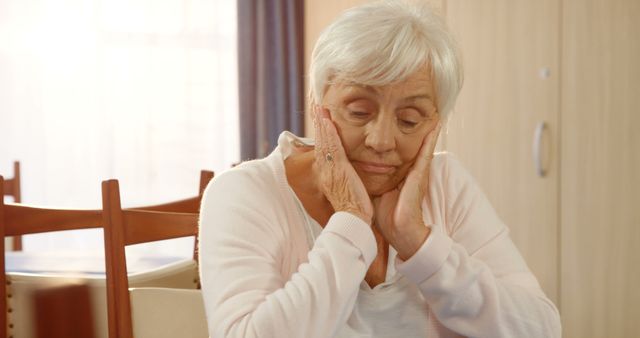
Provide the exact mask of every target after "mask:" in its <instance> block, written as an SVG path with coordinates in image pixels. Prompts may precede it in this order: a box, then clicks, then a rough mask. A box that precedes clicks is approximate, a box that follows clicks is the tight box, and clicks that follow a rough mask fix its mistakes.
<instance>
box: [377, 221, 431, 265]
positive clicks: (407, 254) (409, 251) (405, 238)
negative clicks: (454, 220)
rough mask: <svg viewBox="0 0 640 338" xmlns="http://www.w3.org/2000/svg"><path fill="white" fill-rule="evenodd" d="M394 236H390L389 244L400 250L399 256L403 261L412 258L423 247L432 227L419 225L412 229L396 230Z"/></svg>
mask: <svg viewBox="0 0 640 338" xmlns="http://www.w3.org/2000/svg"><path fill="white" fill-rule="evenodd" d="M394 233H395V234H394V235H393V236H392V237H393V238H388V239H387V240H388V241H389V244H391V245H392V246H393V248H394V249H396V251H397V252H398V257H399V258H400V259H402V260H403V261H406V260H407V259H409V258H411V257H412V256H413V255H414V254H415V253H416V252H418V250H419V249H420V248H421V247H422V245H423V244H424V242H425V241H426V240H427V238H428V237H429V234H430V233H431V229H430V228H429V227H427V226H424V225H422V226H417V227H414V228H413V229H412V230H408V229H407V230H404V231H402V230H400V229H398V231H394Z"/></svg>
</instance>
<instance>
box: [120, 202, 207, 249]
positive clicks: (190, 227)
mask: <svg viewBox="0 0 640 338" xmlns="http://www.w3.org/2000/svg"><path fill="white" fill-rule="evenodd" d="M122 214H123V224H124V235H125V236H124V242H125V245H133V244H140V243H146V242H155V241H160V240H164V239H171V238H180V237H187V236H195V235H196V234H197V232H198V214H196V213H174V212H155V211H141V210H123V211H122Z"/></svg>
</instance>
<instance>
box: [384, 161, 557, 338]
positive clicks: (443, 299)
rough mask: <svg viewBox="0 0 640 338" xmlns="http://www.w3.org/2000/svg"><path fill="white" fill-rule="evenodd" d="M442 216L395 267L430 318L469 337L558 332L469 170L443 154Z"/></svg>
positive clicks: (552, 312) (552, 310)
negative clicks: (425, 306)
mask: <svg viewBox="0 0 640 338" xmlns="http://www.w3.org/2000/svg"><path fill="white" fill-rule="evenodd" d="M447 157H448V159H447V164H448V165H447V166H448V168H447V169H446V172H445V176H446V177H444V178H443V182H444V185H443V187H444V194H445V201H446V208H447V211H446V219H447V222H451V224H448V226H447V227H448V228H449V229H450V231H451V232H452V234H451V237H450V236H449V235H447V233H446V232H445V231H444V229H443V227H442V226H441V225H432V226H431V229H432V231H431V234H430V235H429V237H428V238H427V240H426V241H425V243H424V244H423V245H422V247H421V248H420V249H419V250H418V252H416V254H414V255H413V256H412V257H410V258H409V259H408V260H407V261H404V262H402V261H400V260H399V259H398V260H397V261H396V266H397V269H398V271H399V272H400V273H402V274H404V275H405V276H406V277H407V278H408V279H409V280H411V281H413V282H414V283H415V284H417V285H418V287H419V289H420V291H421V293H422V294H423V295H424V297H425V299H426V301H427V302H428V304H429V306H430V307H431V310H432V311H433V313H434V314H435V316H436V317H437V319H438V321H439V322H440V323H442V324H443V325H444V326H446V327H447V328H448V329H450V330H452V331H454V332H456V333H458V334H461V335H464V336H469V337H560V336H561V326H560V316H559V314H558V310H557V309H556V307H555V305H554V304H553V303H552V302H551V301H550V300H549V299H548V298H547V297H546V296H545V294H544V292H543V291H542V289H541V288H540V286H539V284H538V282H537V280H536V278H535V277H534V276H533V274H532V273H531V272H530V270H529V268H528V267H527V265H526V263H525V261H524V259H523V258H522V256H521V255H520V253H519V252H518V250H517V248H516V247H515V245H514V243H513V242H512V241H511V239H510V237H509V233H508V229H507V227H506V226H505V225H504V224H503V223H502V222H501V221H500V219H499V218H498V216H497V215H496V213H495V211H494V210H493V208H492V207H491V205H490V204H489V201H488V200H487V198H486V197H485V195H484V194H483V193H482V192H481V191H480V189H479V187H478V186H477V184H476V183H475V182H474V180H473V179H472V177H471V176H470V175H469V174H468V173H467V172H466V171H465V170H464V169H463V168H462V166H461V165H460V164H459V163H458V162H457V161H456V160H455V159H453V158H452V157H451V156H450V155H447Z"/></svg>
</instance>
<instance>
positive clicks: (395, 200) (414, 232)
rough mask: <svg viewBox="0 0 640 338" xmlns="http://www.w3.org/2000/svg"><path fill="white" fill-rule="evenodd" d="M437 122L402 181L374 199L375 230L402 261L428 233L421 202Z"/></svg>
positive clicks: (429, 165) (438, 131)
mask: <svg viewBox="0 0 640 338" xmlns="http://www.w3.org/2000/svg"><path fill="white" fill-rule="evenodd" d="M440 129H441V124H440V122H438V124H437V125H436V127H435V128H433V129H432V130H431V131H430V132H429V134H428V135H427V136H426V137H425V138H424V141H423V142H422V147H421V148H420V150H419V151H418V155H417V158H416V161H415V163H414V164H413V167H412V169H411V171H410V172H409V174H408V175H407V177H406V178H405V180H404V182H403V183H402V184H401V185H400V186H399V187H398V188H396V189H394V190H391V191H389V192H387V193H385V194H383V195H382V196H380V197H378V198H376V199H374V200H373V205H374V209H375V220H374V223H375V225H376V227H378V229H379V230H380V232H381V233H382V235H383V236H384V238H385V239H386V240H387V241H388V242H389V244H391V245H392V246H393V247H394V248H395V249H396V251H397V252H398V256H399V257H400V259H402V260H407V259H409V258H410V257H411V256H413V254H414V253H416V251H418V249H419V248H420V247H421V246H422V244H423V243H424V241H425V240H426V239H427V237H428V236H429V233H430V232H431V230H430V229H429V228H428V227H426V226H425V224H424V221H423V219H422V201H423V200H424V197H425V194H426V193H427V191H428V189H429V174H430V172H431V170H430V169H431V160H432V159H433V152H434V150H435V147H436V143H437V142H438V135H439V134H440Z"/></svg>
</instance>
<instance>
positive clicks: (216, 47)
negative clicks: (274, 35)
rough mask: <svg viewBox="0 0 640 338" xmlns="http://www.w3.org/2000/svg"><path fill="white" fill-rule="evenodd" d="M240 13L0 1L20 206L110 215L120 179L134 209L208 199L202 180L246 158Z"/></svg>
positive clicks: (221, 2) (82, 0) (179, 5)
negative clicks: (109, 187) (108, 202)
mask: <svg viewBox="0 0 640 338" xmlns="http://www.w3.org/2000/svg"><path fill="white" fill-rule="evenodd" d="M236 11H237V5H236V3H235V1H229V0H162V1H147V0H109V1H104V0H66V1H58V0H29V1H23V0H2V1H0V173H3V174H5V175H7V176H11V175H10V173H11V165H12V163H13V161H14V160H19V161H20V162H21V164H22V165H21V169H22V184H23V189H22V200H23V202H24V203H29V204H37V205H52V206H58V207H71V208H101V201H102V199H101V191H100V189H101V181H102V180H105V179H109V178H116V179H118V180H119V181H120V189H121V197H122V203H123V206H125V207H129V206H138V205H148V204H152V203H161V202H165V201H170V200H176V199H179V198H184V197H191V196H194V195H196V194H197V193H198V180H199V172H200V170H201V169H208V170H214V171H216V173H218V174H219V173H220V172H221V171H223V170H225V169H227V168H229V167H231V165H232V164H233V163H235V162H237V161H238V160H239V141H238V132H237V130H238V107H237V105H238V99H237V71H236V69H237V49H236V43H237V37H236V27H237V24H236V19H237V14H236ZM102 243H103V239H102V231H101V230H95V231H94V230H87V231H79V232H64V233H62V232H61V233H52V234H43V235H32V236H25V237H24V249H25V250H26V251H31V250H58V249H72V250H75V249H78V250H92V251H97V252H102V250H103V247H102V245H103V244H102ZM192 248H193V240H191V239H188V240H187V239H185V240H177V241H173V240H172V241H171V242H169V243H164V244H157V245H152V246H148V247H145V248H141V249H140V251H149V250H151V251H162V252H165V253H170V254H175V255H179V256H182V255H184V256H187V257H188V256H189V255H190V254H191V250H192ZM132 250H134V251H135V250H137V249H136V248H135V246H134V248H132Z"/></svg>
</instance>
